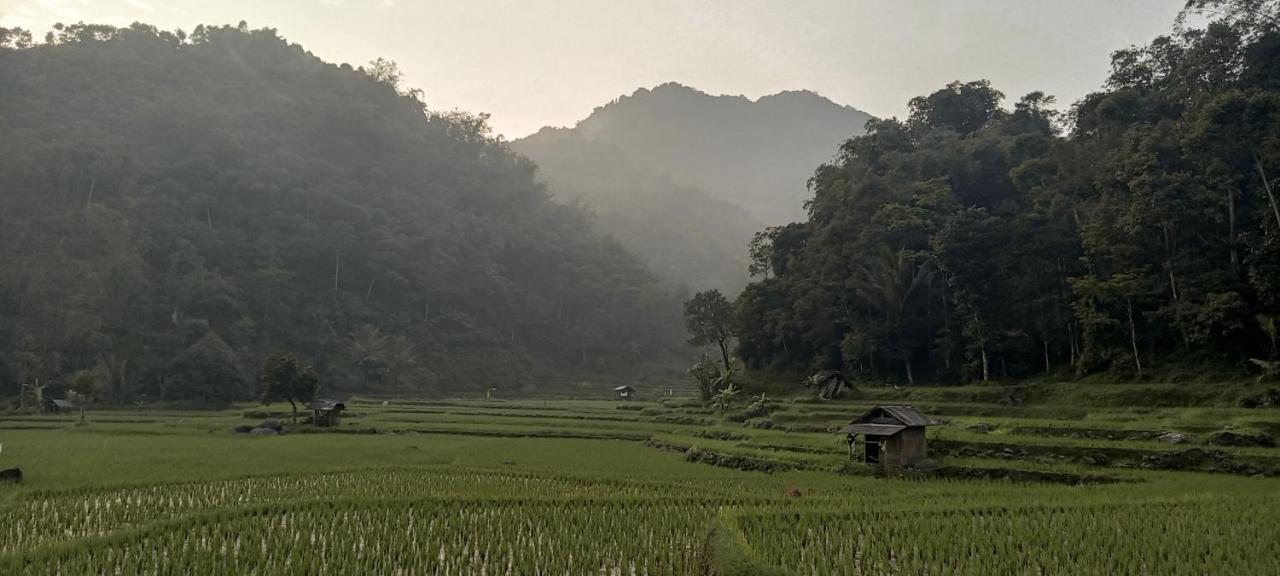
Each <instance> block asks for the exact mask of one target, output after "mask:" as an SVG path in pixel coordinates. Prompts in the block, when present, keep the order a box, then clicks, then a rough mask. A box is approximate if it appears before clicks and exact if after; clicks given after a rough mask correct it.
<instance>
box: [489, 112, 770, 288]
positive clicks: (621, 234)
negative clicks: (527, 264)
mask: <svg viewBox="0 0 1280 576" xmlns="http://www.w3.org/2000/svg"><path fill="white" fill-rule="evenodd" d="M511 147H512V148H513V149H514V150H516V151H517V152H519V153H521V154H524V155H526V156H528V157H529V158H531V159H533V160H534V161H535V162H537V164H538V170H539V174H540V175H541V176H542V177H543V178H545V179H546V181H547V183H548V186H549V187H550V189H551V190H552V191H554V193H555V195H556V198H557V199H559V200H560V201H562V202H566V203H570V204H577V205H580V206H582V207H584V209H585V210H587V211H589V212H590V213H591V215H592V216H593V224H594V225H595V228H596V230H598V231H599V232H600V233H601V234H608V235H610V236H613V237H614V238H616V239H617V240H618V242H619V243H620V244H622V245H623V246H625V247H626V248H627V249H628V250H630V251H632V252H634V253H635V254H636V255H637V256H640V257H641V258H643V259H644V260H645V262H646V263H647V264H648V265H649V267H650V268H651V269H652V270H653V271H654V272H656V273H658V274H660V275H662V276H663V277H664V278H667V279H669V280H670V281H672V282H673V283H675V284H678V285H683V286H687V287H688V288H689V289H691V290H705V289H708V288H715V289H720V290H724V291H725V292H728V293H731V294H736V293H737V292H738V291H740V290H742V287H743V286H746V285H747V282H748V280H749V279H750V278H749V276H748V275H747V252H746V246H747V244H748V243H749V242H750V241H751V237H752V235H753V234H755V233H756V232H757V231H758V230H760V229H761V228H763V227H764V225H763V224H761V223H760V221H758V220H756V219H755V218H753V217H752V216H751V215H750V214H748V213H747V211H746V210H745V209H743V208H742V207H740V206H738V205H736V204H733V203H731V202H729V201H727V200H723V199H720V198H717V197H715V196H713V195H711V194H710V193H709V192H707V191H705V190H702V189H700V188H697V187H694V186H691V185H688V184H683V183H680V182H676V181H675V180H673V179H672V178H671V177H670V176H669V175H667V174H665V173H659V172H656V171H655V170H653V169H649V168H645V167H642V166H640V165H637V164H636V163H635V162H632V161H631V160H630V159H628V158H627V157H626V155H625V154H623V153H622V152H621V151H620V150H619V149H618V148H617V147H616V146H614V145H612V144H608V143H604V142H593V141H589V140H587V139H586V138H583V137H582V135H580V134H579V133H577V132H576V131H573V130H567V129H556V128H544V129H542V130H541V131H539V132H538V133H537V134H534V135H532V136H529V137H527V138H522V139H520V140H517V141H515V142H512V143H511Z"/></svg>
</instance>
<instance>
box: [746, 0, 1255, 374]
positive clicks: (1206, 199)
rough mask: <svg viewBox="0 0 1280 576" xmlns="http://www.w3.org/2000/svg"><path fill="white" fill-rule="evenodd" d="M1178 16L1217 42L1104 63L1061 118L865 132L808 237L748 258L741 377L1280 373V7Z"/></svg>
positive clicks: (823, 186)
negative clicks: (1256, 363) (1261, 363)
mask: <svg viewBox="0 0 1280 576" xmlns="http://www.w3.org/2000/svg"><path fill="white" fill-rule="evenodd" d="M1187 10H1188V11H1196V10H1206V11H1208V13H1209V14H1210V15H1211V16H1213V18H1214V20H1213V21H1211V22H1210V23H1209V25H1208V26H1207V27H1206V28H1204V29H1188V28H1185V27H1182V26H1180V27H1179V28H1178V29H1177V30H1176V31H1175V33H1174V34H1173V35H1171V36H1166V37H1160V38H1157V39H1155V40H1154V41H1152V42H1151V43H1150V44H1149V45H1147V46H1142V47H1134V48H1129V49H1122V50H1119V51H1117V52H1116V53H1115V54H1114V56H1113V58H1112V71H1111V75H1110V78H1109V80H1108V82H1107V84H1106V88H1105V90H1103V91H1100V92H1097V93H1094V94H1090V95H1089V96H1087V97H1085V98H1084V99H1083V100H1081V101H1080V102H1078V103H1076V104H1075V105H1074V107H1073V108H1072V111H1071V114H1070V117H1069V118H1064V117H1060V116H1059V115H1058V114H1057V113H1055V112H1054V111H1052V110H1051V109H1050V108H1049V106H1051V105H1052V104H1053V98H1052V97H1050V96H1047V95H1045V94H1044V93H1042V92H1032V93H1030V94H1027V95H1026V96H1024V97H1022V98H1021V99H1019V100H1018V101H1017V102H1016V103H1015V104H1014V105H1013V106H1012V108H1011V109H1008V108H1005V107H1003V106H1002V105H1001V102H1002V100H1003V95H1002V94H1001V93H1000V92H999V91H998V90H996V89H995V88H994V87H992V86H991V85H990V83H989V82H987V81H975V82H968V83H961V82H956V83H952V84H949V85H947V86H946V87H944V88H943V89H941V90H938V91H936V92H934V93H932V94H928V95H925V96H921V97H919V98H915V99H913V100H912V101H911V102H910V107H911V114H910V117H909V118H908V119H907V120H906V121H899V120H897V119H881V120H874V121H872V122H869V123H868V133H867V134H866V135H863V136H857V137H854V138H852V139H850V140H848V141H847V142H845V143H844V144H843V145H842V146H841V147H840V149H839V153H838V156H837V159H836V160H835V161H834V162H832V163H830V164H826V165H823V166H820V167H819V168H818V169H817V170H816V172H815V173H814V176H813V178H812V180H811V186H812V188H813V192H814V197H813V199H812V201H811V202H810V203H809V217H808V219H807V221H805V222H800V223H795V224H791V225H789V226H787V227H785V228H771V229H768V230H766V231H765V232H762V233H761V234H759V235H757V237H756V240H755V241H754V242H753V243H752V244H751V246H750V250H749V252H750V256H751V259H752V263H753V264H752V270H753V272H754V273H756V274H757V275H759V276H763V278H762V279H761V280H759V281H757V282H755V283H753V284H751V285H749V286H748V287H747V288H746V289H745V290H744V291H743V293H742V294H741V295H740V296H739V298H738V300H737V302H736V314H737V323H736V334H735V336H736V338H737V339H738V347H737V354H738V355H739V356H740V357H741V358H742V360H743V361H744V363H745V364H746V366H747V367H748V368H750V369H753V370H767V371H773V372H778V373H783V372H790V373H796V372H802V371H808V370H816V369H842V370H846V371H848V372H850V373H855V372H856V373H859V374H860V375H861V376H862V377H873V378H880V379H891V380H900V381H905V382H908V383H913V382H915V381H916V380H917V376H918V375H923V377H924V378H926V379H928V380H931V381H935V382H952V381H962V380H968V381H979V380H980V381H989V380H996V379H1001V378H1016V377H1024V378H1025V377H1029V376H1034V375H1037V374H1053V373H1055V372H1059V371H1061V372H1067V373H1075V374H1077V375H1087V374H1091V373H1110V374H1112V375H1117V376H1126V377H1148V376H1150V374H1151V373H1152V372H1153V370H1168V369H1169V367H1171V366H1177V365H1186V366H1189V367H1197V368H1205V367H1212V369H1217V370H1221V371H1227V372H1235V373H1242V372H1243V371H1244V370H1245V368H1246V367H1247V365H1248V363H1247V360H1248V359H1249V358H1251V357H1263V356H1267V357H1270V356H1273V355H1274V354H1275V353H1276V352H1275V344H1274V342H1275V338H1274V337H1273V336H1272V334H1274V332H1275V331H1274V329H1273V328H1274V325H1273V324H1269V323H1268V320H1266V319H1267V318H1274V317H1275V316H1276V315H1277V314H1278V313H1280V266H1278V265H1277V264H1276V262H1280V241H1278V240H1277V239H1280V202H1277V195H1276V193H1275V189H1276V186H1275V184H1274V181H1273V180H1274V174H1275V173H1277V172H1280V84H1278V83H1276V82H1275V78H1277V77H1280V68H1277V66H1276V62H1280V30H1277V27H1276V26H1275V22H1276V15H1277V12H1276V10H1277V6H1276V5H1275V3H1274V2H1270V1H1256V2H1255V1H1251V0H1250V1H1238V2H1237V1H1208V2H1201V1H1193V2H1190V3H1189V4H1188V8H1187ZM1064 128H1065V129H1066V131H1065V132H1063V129H1064ZM784 239H785V240H784Z"/></svg>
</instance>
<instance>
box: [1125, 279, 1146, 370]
mask: <svg viewBox="0 0 1280 576" xmlns="http://www.w3.org/2000/svg"><path fill="white" fill-rule="evenodd" d="M1124 303H1125V311H1126V312H1127V313H1128V315H1129V343H1130V344H1132V345H1133V364H1134V366H1136V367H1137V368H1138V375H1139V376H1141V375H1142V359H1141V358H1140V357H1139V356H1138V327H1137V326H1136V325H1134V323H1133V299H1132V298H1126V299H1125V301H1124Z"/></svg>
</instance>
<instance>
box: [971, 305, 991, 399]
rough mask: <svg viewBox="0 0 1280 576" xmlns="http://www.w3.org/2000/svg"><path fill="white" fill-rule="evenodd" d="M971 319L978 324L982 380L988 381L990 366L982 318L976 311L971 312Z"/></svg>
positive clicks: (989, 379) (989, 378)
mask: <svg viewBox="0 0 1280 576" xmlns="http://www.w3.org/2000/svg"><path fill="white" fill-rule="evenodd" d="M973 321H974V323H975V324H977V326H978V348H979V350H981V352H982V381H983V382H990V381H991V367H990V363H989V362H988V360H987V337H986V335H985V334H983V330H982V318H981V317H979V316H978V313H977V312H976V311H975V312H974V313H973Z"/></svg>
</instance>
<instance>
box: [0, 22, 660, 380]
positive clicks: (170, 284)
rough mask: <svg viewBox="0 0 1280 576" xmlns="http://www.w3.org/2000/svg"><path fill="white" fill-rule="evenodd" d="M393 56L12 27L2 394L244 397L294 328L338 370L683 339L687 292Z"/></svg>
mask: <svg viewBox="0 0 1280 576" xmlns="http://www.w3.org/2000/svg"><path fill="white" fill-rule="evenodd" d="M396 78H397V76H396V74H395V70H394V68H388V67H386V66H385V65H380V66H376V67H372V68H371V69H369V70H364V69H352V68H351V67H349V66H346V65H343V66H336V65H332V64H328V63H325V62H322V61H320V60H319V59H317V58H315V57H313V56H311V55H310V54H309V53H307V52H306V51H304V50H303V49H302V48H301V47H299V46H296V45H290V44H288V43H287V42H285V41H284V40H282V39H281V38H280V37H278V36H277V35H276V33H275V31H273V30H270V29H264V30H253V31H250V30H248V29H247V28H246V27H244V26H243V24H242V25H241V26H240V27H220V28H207V27H200V28H197V29H196V30H195V31H194V32H193V33H192V34H191V35H190V36H187V35H186V34H171V33H167V32H159V31H157V30H155V29H154V28H151V27H148V26H143V25H134V26H133V27H130V28H126V29H116V28H112V27H106V26H85V25H75V26H67V27H59V28H58V29H57V31H56V32H54V33H51V35H50V37H49V42H48V43H44V44H38V45H34V46H32V45H31V43H30V41H29V35H26V34H25V33H22V32H21V31H14V30H0V135H2V137H0V246H2V247H3V248H2V249H0V271H2V272H3V273H2V274H0V394H15V393H17V392H18V389H19V386H20V383H21V384H31V383H34V382H37V381H39V382H44V383H53V384H54V385H55V386H57V385H58V383H62V382H65V381H67V379H68V378H69V375H71V374H73V373H74V374H79V375H80V376H82V377H83V376H86V375H87V377H91V378H93V379H95V380H98V381H99V382H101V384H102V386H101V388H102V389H103V391H104V392H103V395H104V396H105V397H106V398H107V399H109V400H113V401H125V400H130V399H133V398H136V397H139V396H142V395H146V396H148V397H151V398H165V399H178V398H187V399H198V400H210V401H218V400H228V399H234V398H247V397H248V395H249V394H250V393H251V391H252V376H253V372H254V370H255V369H256V367H257V366H258V365H259V364H260V363H261V360H262V358H264V357H265V356H266V355H268V354H269V353H271V352H273V351H275V350H281V349H283V350H289V351H293V352H296V353H298V354H300V355H302V356H303V357H305V358H306V359H308V360H309V361H310V362H312V363H314V364H315V365H316V367H317V368H318V369H319V370H320V373H321V379H322V383H323V384H322V386H323V388H324V389H326V390H330V391H332V390H373V391H394V392H401V391H413V392H417V393H422V392H434V391H449V392H461V391H464V390H467V389H482V388H484V387H489V386H497V387H500V388H503V389H514V388H517V387H521V386H525V387H528V386H530V385H536V384H538V383H539V382H543V381H544V380H545V379H548V378H553V377H555V378H564V377H565V376H566V375H569V374H579V375H581V374H589V375H594V376H599V377H602V378H605V377H613V378H616V377H621V376H623V375H624V374H627V373H628V372H627V371H628V370H631V371H635V370H637V369H642V368H643V367H645V366H649V365H652V364H654V363H660V362H662V361H663V360H667V359H670V358H672V354H673V353H674V352H676V351H677V350H678V349H679V348H680V347H681V346H682V344H681V340H682V336H681V334H680V327H679V324H678V322H679V311H678V310H679V298H678V297H677V295H675V294H672V293H670V292H669V291H668V289H667V288H664V287H663V285H662V284H661V283H660V282H659V281H658V280H657V279H656V277H654V276H653V275H652V274H651V272H649V271H648V270H647V269H646V267H645V266H644V265H643V263H642V262H641V261H640V260H638V259H637V258H635V257H634V256H632V255H631V254H629V253H628V252H626V251H625V250H624V249H622V248H621V247H619V246H618V245H617V244H616V243H614V242H612V241H609V240H605V239H602V238H601V237H600V236H597V235H594V234H593V233H592V232H591V231H590V229H589V228H590V227H589V224H588V221H587V219H586V218H585V217H584V216H583V215H582V214H581V213H580V212H579V211H577V210H575V209H573V208H572V207H566V206H562V205H559V204H557V203H554V202H552V201H550V199H549V194H548V192H547V191H546V190H545V188H544V187H543V186H542V185H541V184H539V183H538V182H537V180H536V179H535V177H534V171H535V167H534V165H533V164H532V163H531V162H529V161H528V160H526V159H524V158H523V157H520V156H518V155H516V154H514V153H513V152H511V151H510V150H509V149H508V148H507V147H506V146H505V145H504V144H502V143H500V142H499V141H497V140H495V139H493V138H491V137H490V136H489V133H488V130H487V128H486V126H485V124H484V121H483V118H482V117H474V116H468V115H464V114H458V113H454V114H446V115H440V114H433V113H428V112H427V111H426V110H425V109H424V107H423V105H422V104H421V102H420V101H419V100H418V98H417V96H416V95H415V94H414V93H412V92H407V91H403V90H398V89H397V87H396V85H395V84H396ZM606 370H607V372H606Z"/></svg>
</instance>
